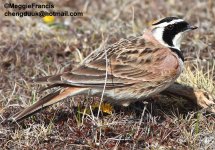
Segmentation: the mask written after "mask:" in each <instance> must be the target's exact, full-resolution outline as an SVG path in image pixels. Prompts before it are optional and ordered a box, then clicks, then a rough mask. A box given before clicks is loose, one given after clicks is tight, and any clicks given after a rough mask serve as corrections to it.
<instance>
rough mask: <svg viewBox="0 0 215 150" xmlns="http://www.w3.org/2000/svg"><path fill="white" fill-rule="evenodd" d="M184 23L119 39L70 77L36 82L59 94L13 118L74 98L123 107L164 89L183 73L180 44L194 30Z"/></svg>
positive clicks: (172, 20) (169, 21) (170, 21)
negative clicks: (101, 100) (93, 98)
mask: <svg viewBox="0 0 215 150" xmlns="http://www.w3.org/2000/svg"><path fill="white" fill-rule="evenodd" d="M196 28H197V27H195V26H191V25H190V24H188V23H187V22H186V21H184V20H183V19H179V18H177V17H167V18H164V19H161V20H159V21H158V22H156V23H154V24H153V25H152V27H151V28H150V29H148V30H146V31H145V32H144V34H143V35H142V36H140V37H135V38H130V39H121V40H119V41H118V42H116V43H114V44H112V45H105V46H103V47H102V48H99V49H97V50H95V51H94V52H92V53H91V54H90V55H89V56H88V57H87V58H86V59H85V60H84V61H83V63H82V64H80V66H79V67H78V68H76V69H74V70H72V71H71V72H66V73H62V74H59V75H54V76H48V77H43V78H40V79H36V80H35V81H37V82H40V83H41V82H43V83H47V84H51V85H50V86H49V87H48V88H53V87H59V89H58V90H57V91H55V92H53V93H51V94H49V95H47V96H46V97H44V98H42V99H41V100H39V101H37V102H36V103H35V104H33V105H32V106H30V107H28V108H26V109H24V110H23V111H21V112H19V113H17V114H15V115H14V116H13V117H12V118H11V119H12V120H13V121H18V120H21V119H23V118H24V117H26V116H29V115H31V114H33V113H34V112H36V111H38V110H40V109H41V108H45V107H47V106H49V105H52V104H54V103H56V102H59V101H60V100H62V99H64V98H66V97H68V96H75V95H78V94H89V93H90V94H91V95H97V96H98V95H101V94H102V92H103V89H104V86H105V90H104V92H103V95H104V96H105V97H107V99H108V100H110V102H112V103H115V104H118V105H123V106H128V105H129V104H130V103H132V102H135V101H138V100H143V99H145V98H148V97H150V96H152V95H155V94H157V93H159V92H161V91H163V90H164V89H166V88H167V87H169V86H170V85H171V84H172V83H173V82H174V81H175V80H176V79H177V78H178V76H179V75H180V73H181V72H182V70H183V61H184V57H183V55H182V52H181V50H180V43H181V40H182V37H183V35H184V33H185V32H187V31H190V30H194V29H196Z"/></svg>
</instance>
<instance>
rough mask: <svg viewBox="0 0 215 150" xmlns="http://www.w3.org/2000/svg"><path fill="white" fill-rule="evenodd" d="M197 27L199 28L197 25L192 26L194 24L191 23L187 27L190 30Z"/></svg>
mask: <svg viewBox="0 0 215 150" xmlns="http://www.w3.org/2000/svg"><path fill="white" fill-rule="evenodd" d="M197 28H198V27H197V26H192V25H189V26H188V27H187V29H188V30H195V29H197Z"/></svg>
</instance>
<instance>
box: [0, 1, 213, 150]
mask: <svg viewBox="0 0 215 150" xmlns="http://www.w3.org/2000/svg"><path fill="white" fill-rule="evenodd" d="M5 2H6V1H3V3H5ZM13 2H14V3H18V1H13ZM21 2H27V1H24V0H19V3H21ZM35 2H36V1H35ZM44 2H45V1H44ZM53 3H54V5H55V10H60V11H62V10H70V11H71V10H72V11H83V12H84V16H83V17H56V18H55V19H56V24H55V25H52V26H49V25H47V24H45V23H43V21H42V18H40V17H23V18H19V17H6V16H4V12H5V11H6V9H4V8H3V5H1V6H0V7H2V8H1V9H0V14H1V16H0V65H1V67H0V83H1V84H0V122H1V121H2V120H4V119H6V118H8V117H9V116H11V115H12V114H14V113H16V112H17V111H19V110H21V109H22V108H23V107H27V106H29V105H30V104H32V103H33V102H34V101H36V100H38V99H39V98H40V97H42V96H44V95H45V94H47V93H45V94H44V95H41V94H40V93H38V91H39V89H41V87H42V86H40V85H32V84H30V83H29V82H28V81H29V80H30V79H32V78H35V77H41V76H45V75H54V74H57V73H61V72H64V71H67V70H69V69H72V68H73V67H75V66H77V65H78V64H79V63H80V62H81V61H82V60H83V58H84V57H86V56H87V55H88V54H89V53H90V52H91V51H92V50H94V49H96V48H98V47H99V45H100V44H101V42H102V40H103V39H104V38H106V37H107V36H109V39H110V40H109V43H113V42H115V41H117V40H119V39H120V38H126V37H129V36H137V35H141V33H142V32H143V30H144V29H145V28H147V27H148V26H149V25H150V24H151V23H152V22H151V21H152V20H156V19H158V18H161V17H165V16H179V17H182V18H185V19H186V20H188V21H189V22H191V23H192V24H195V25H197V26H198V27H199V29H198V30H197V31H195V32H192V33H189V35H188V36H187V38H186V39H185V40H184V41H183V43H182V51H183V54H184V56H185V58H186V68H187V69H185V71H184V73H183V74H182V75H181V77H180V79H179V80H178V81H179V82H181V83H184V84H188V85H192V86H195V87H198V88H202V89H204V90H206V91H208V92H209V93H210V94H211V95H212V96H215V94H214V93H215V90H214V80H215V76H214V74H215V71H214V65H215V62H214V58H215V32H214V31H215V20H214V18H215V2H214V1H212V0H208V1H202V0H196V1H193V0H182V1H176V0H167V1H162V0H157V1H154V2H152V1H147V0H145V1H141V0H134V1H132V0H125V1H121V0H120V1H105V0H104V1H99V0H95V1H84V0H80V1H78V0H77V1H72V2H70V1H69V0H65V1H59V0H54V1H53ZM95 101H98V98H92V97H83V96H78V97H75V98H68V99H67V100H65V101H64V102H61V103H58V104H55V105H54V106H52V107H50V108H48V109H45V110H43V111H42V112H40V113H37V114H36V115H34V116H33V117H30V118H28V119H26V120H24V121H22V122H20V123H19V124H10V123H2V124H1V125H0V147H1V148H2V149H144V148H145V149H215V117H214V114H211V113H206V112H205V110H202V109H200V108H199V107H197V106H196V105H195V104H193V103H192V102H190V101H187V100H185V99H182V98H180V97H176V96H175V97H174V96H173V97H167V96H161V95H158V96H155V97H152V98H150V99H148V100H147V101H148V103H147V104H146V103H144V102H138V103H136V104H133V105H132V106H130V107H128V108H122V107H116V106H113V108H112V114H106V113H105V112H104V113H103V114H102V115H101V116H100V117H99V118H96V117H95V116H96V115H95V114H96V110H95V109H93V111H94V113H87V114H86V113H84V110H89V108H90V106H92V105H93V104H94V103H95Z"/></svg>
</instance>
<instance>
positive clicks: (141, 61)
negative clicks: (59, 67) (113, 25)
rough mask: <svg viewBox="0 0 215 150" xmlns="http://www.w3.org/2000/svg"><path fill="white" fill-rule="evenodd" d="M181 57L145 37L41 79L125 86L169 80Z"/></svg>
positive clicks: (104, 51)
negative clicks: (146, 39) (71, 69)
mask: <svg viewBox="0 0 215 150" xmlns="http://www.w3.org/2000/svg"><path fill="white" fill-rule="evenodd" d="M177 67H178V61H177V57H176V56H175V55H173V54H172V52H171V50H170V49H168V48H164V47H156V45H154V44H153V43H151V42H147V41H145V40H144V39H142V38H135V39H132V40H121V41H120V42H118V43H116V44H114V45H111V46H109V47H105V48H103V49H102V50H100V51H98V52H96V53H93V54H91V55H90V57H87V59H85V60H84V63H83V64H81V65H80V66H79V67H78V68H76V69H75V70H73V71H71V72H67V73H63V74H60V75H55V76H49V77H45V78H40V79H37V80H36V81H39V82H47V83H50V84H67V85H71V86H79V87H91V88H93V87H94V88H99V87H103V86H104V83H106V87H107V88H116V87H124V86H129V85H132V84H135V83H137V82H143V81H158V82H162V81H163V80H168V78H169V77H172V76H174V75H176V73H177V72H176V71H177Z"/></svg>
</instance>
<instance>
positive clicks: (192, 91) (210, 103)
mask: <svg viewBox="0 0 215 150" xmlns="http://www.w3.org/2000/svg"><path fill="white" fill-rule="evenodd" d="M161 94H164V95H168V94H173V95H176V96H181V97H184V98H186V99H188V100H192V101H193V102H195V103H196V104H197V105H199V106H200V107H202V108H205V109H207V111H209V112H213V113H215V100H214V99H213V98H212V96H211V95H210V94H209V93H208V92H206V91H204V90H202V89H196V88H193V87H191V86H187V85H183V84H180V83H177V82H175V83H174V84H172V85H171V86H170V87H169V88H167V89H166V90H164V91H163V92H162V93H161Z"/></svg>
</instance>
